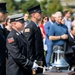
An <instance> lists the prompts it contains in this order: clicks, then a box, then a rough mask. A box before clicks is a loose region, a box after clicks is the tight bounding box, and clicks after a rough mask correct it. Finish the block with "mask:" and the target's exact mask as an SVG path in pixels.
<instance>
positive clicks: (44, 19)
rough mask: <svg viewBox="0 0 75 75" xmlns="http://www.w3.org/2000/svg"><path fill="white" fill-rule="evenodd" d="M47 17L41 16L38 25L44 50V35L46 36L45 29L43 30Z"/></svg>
mask: <svg viewBox="0 0 75 75" xmlns="http://www.w3.org/2000/svg"><path fill="white" fill-rule="evenodd" d="M48 20H49V19H48V17H47V16H43V17H42V19H41V23H40V25H39V27H40V30H41V33H42V38H43V44H44V50H45V51H46V50H47V46H46V44H45V37H46V33H45V30H44V25H45V24H46V22H47V21H48Z"/></svg>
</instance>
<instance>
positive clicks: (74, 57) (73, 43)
mask: <svg viewBox="0 0 75 75" xmlns="http://www.w3.org/2000/svg"><path fill="white" fill-rule="evenodd" d="M65 58H66V61H67V62H68V63H69V65H70V68H71V66H73V65H75V26H72V27H71V30H70V33H69V35H68V40H67V43H66V45H65Z"/></svg>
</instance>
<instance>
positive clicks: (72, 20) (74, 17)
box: [71, 13, 75, 26]
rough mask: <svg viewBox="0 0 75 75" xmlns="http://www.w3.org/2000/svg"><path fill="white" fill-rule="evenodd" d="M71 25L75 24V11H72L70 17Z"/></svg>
mask: <svg viewBox="0 0 75 75" xmlns="http://www.w3.org/2000/svg"><path fill="white" fill-rule="evenodd" d="M71 22H72V26H75V13H73V15H72V18H71Z"/></svg>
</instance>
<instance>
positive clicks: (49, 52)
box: [46, 44, 53, 67]
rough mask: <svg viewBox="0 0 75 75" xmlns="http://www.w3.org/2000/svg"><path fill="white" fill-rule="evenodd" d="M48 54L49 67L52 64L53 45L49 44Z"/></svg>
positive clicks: (47, 63) (47, 62)
mask: <svg viewBox="0 0 75 75" xmlns="http://www.w3.org/2000/svg"><path fill="white" fill-rule="evenodd" d="M47 48H48V50H47V54H46V65H47V67H49V66H50V65H51V64H50V60H51V56H52V52H53V45H52V44H51V45H49V44H47Z"/></svg>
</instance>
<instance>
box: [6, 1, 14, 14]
mask: <svg viewBox="0 0 75 75" xmlns="http://www.w3.org/2000/svg"><path fill="white" fill-rule="evenodd" d="M6 2H7V10H8V12H9V13H12V12H14V10H15V1H14V0H6Z"/></svg>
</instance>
